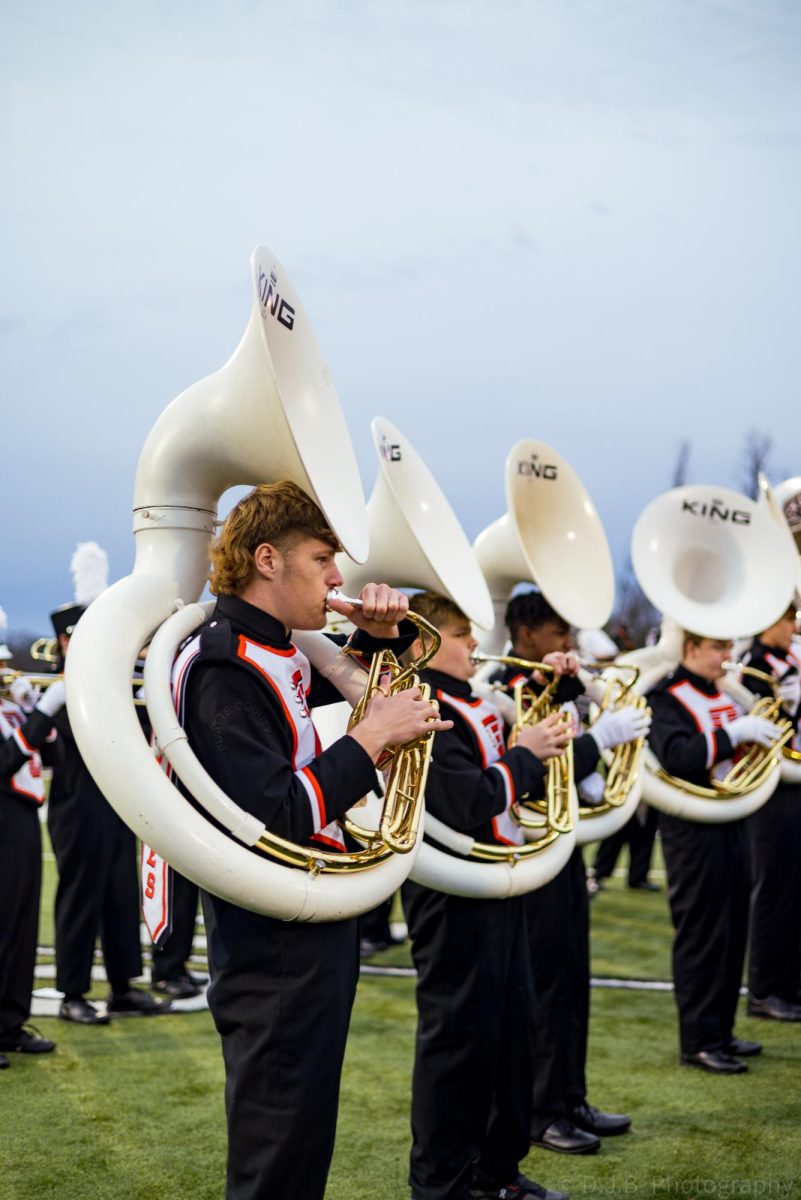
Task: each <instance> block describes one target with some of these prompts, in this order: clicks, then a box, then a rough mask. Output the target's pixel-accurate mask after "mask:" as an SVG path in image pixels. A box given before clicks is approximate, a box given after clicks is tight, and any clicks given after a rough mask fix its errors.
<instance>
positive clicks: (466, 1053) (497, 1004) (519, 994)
mask: <svg viewBox="0 0 801 1200" xmlns="http://www.w3.org/2000/svg"><path fill="white" fill-rule="evenodd" d="M402 894H403V905H404V910H405V913H406V920H407V923H408V926H409V933H410V935H411V938H412V957H413V959H414V964H415V967H416V968H417V1012H418V1022H417V1037H416V1041H415V1061H414V1075H413V1080H412V1138H413V1145H412V1152H411V1164H410V1172H409V1182H410V1184H411V1187H412V1193H413V1195H414V1196H415V1197H419V1198H420V1200H464V1197H466V1196H467V1191H468V1188H469V1186H470V1183H471V1180H472V1177H473V1169H474V1167H476V1166H478V1167H480V1168H481V1170H482V1171H485V1172H486V1173H487V1174H488V1175H490V1176H491V1177H492V1178H493V1179H494V1180H497V1181H498V1182H499V1184H501V1185H502V1184H506V1183H509V1182H511V1181H512V1180H514V1178H515V1176H516V1174H517V1170H518V1164H519V1163H520V1161H521V1160H522V1159H523V1158H525V1156H526V1154H527V1153H528V1146H529V1139H528V1101H529V1097H530V1094H531V1054H532V1036H531V1016H530V1014H531V1004H532V988H531V970H530V965H529V962H528V954H527V944H526V913H525V904H524V901H523V899H522V898H515V899H510V900H470V899H465V898H463V897H461V896H446V895H444V894H442V893H441V892H434V891H431V890H430V889H429V888H424V887H420V886H418V885H417V884H414V883H408V882H407V883H406V884H404V887H403V893H402Z"/></svg>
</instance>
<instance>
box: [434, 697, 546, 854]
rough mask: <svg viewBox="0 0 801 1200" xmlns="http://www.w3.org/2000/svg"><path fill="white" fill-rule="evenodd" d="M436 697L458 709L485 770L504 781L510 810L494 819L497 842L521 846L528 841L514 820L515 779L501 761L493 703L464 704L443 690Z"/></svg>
mask: <svg viewBox="0 0 801 1200" xmlns="http://www.w3.org/2000/svg"><path fill="white" fill-rule="evenodd" d="M436 695H437V700H438V701H440V702H441V703H442V704H448V705H450V706H451V708H453V709H455V710H456V712H458V713H459V715H460V716H461V717H462V719H463V720H464V722H465V724H466V725H467V726H468V727H469V729H470V731H471V732H472V734H473V737H474V738H475V741H476V745H477V746H478V749H479V753H480V755H481V763H482V766H483V767H485V768H487V767H491V768H492V769H493V770H496V771H498V773H499V774H500V776H501V779H502V780H503V786H504V793H505V796H506V807H505V808H504V811H503V812H502V813H499V814H498V816H497V817H493V818H492V832H493V835H494V837H495V839H496V841H498V842H500V843H501V844H502V845H505V846H521V845H522V844H523V842H524V840H525V839H524V836H523V830H522V829H521V828H520V826H519V825H518V824H517V822H516V821H515V820H514V818H513V816H512V813H513V811H514V809H515V807H516V805H517V795H516V792H515V785H514V779H513V778H512V773H511V771H510V770H509V768H508V767H507V766H506V764H505V763H502V762H500V761H499V759H500V758H501V756H502V755H503V754H504V753H505V751H506V744H505V741H504V728H503V719H502V718H501V714H500V713H499V712H498V709H497V708H496V707H495V705H494V704H493V703H492V702H491V701H489V700H485V699H478V698H476V699H475V700H462V699H461V698H460V697H458V696H453V695H451V694H450V693H449V692H443V691H440V690H437V694H436Z"/></svg>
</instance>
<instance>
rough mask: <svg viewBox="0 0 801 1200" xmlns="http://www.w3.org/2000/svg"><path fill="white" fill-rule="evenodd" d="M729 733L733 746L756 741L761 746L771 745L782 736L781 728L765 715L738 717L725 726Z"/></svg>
mask: <svg viewBox="0 0 801 1200" xmlns="http://www.w3.org/2000/svg"><path fill="white" fill-rule="evenodd" d="M723 728H724V729H725V730H726V733H728V735H729V738H730V740H731V744H732V746H740V745H742V743H743V742H756V743H757V744H758V745H760V746H769V745H770V744H771V742H775V741H776V739H777V738H779V737H781V732H782V731H781V729H779V726H778V725H774V724H773V722H772V721H768V720H767V719H766V718H765V717H751V716H745V717H737V719H736V720H735V721H729V722H728V723H727V724H726V725H724V726H723Z"/></svg>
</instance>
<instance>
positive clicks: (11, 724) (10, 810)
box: [0, 610, 64, 1068]
mask: <svg viewBox="0 0 801 1200" xmlns="http://www.w3.org/2000/svg"><path fill="white" fill-rule="evenodd" d="M0 617H2V618H3V619H4V618H5V613H3V612H2V610H0ZM0 637H2V630H1V629H0ZM10 658H11V651H10V650H9V649H8V647H7V646H6V645H5V644H4V643H2V642H0V665H2V664H3V663H4V662H7V661H8V660H9V659H10ZM63 703H64V684H63V682H60V681H59V682H58V683H53V684H52V685H51V686H50V687H49V688H48V689H47V691H46V692H45V693H44V695H42V696H40V695H39V694H38V691H37V690H35V689H32V688H31V686H30V683H29V682H28V681H26V680H25V679H24V678H20V679H16V680H15V681H14V683H12V685H11V695H10V698H6V697H5V696H2V695H0V1051H3V1053H2V1054H0V1068H2V1067H7V1066H8V1065H9V1060H8V1058H7V1057H6V1054H7V1053H8V1052H9V1051H20V1052H21V1053H23V1054H42V1053H46V1052H47V1051H50V1050H53V1049H55V1042H53V1041H51V1040H50V1039H49V1038H44V1037H41V1036H40V1035H39V1034H38V1033H36V1032H35V1031H34V1030H32V1029H29V1028H26V1022H27V1020H28V1018H29V1017H30V1015H31V992H32V990H33V982H34V971H35V969H36V945H37V938H38V934H39V893H40V890H41V883H42V835H41V830H40V825H39V812H38V809H39V807H40V806H41V805H42V804H43V803H44V799H45V790H44V780H43V778H42V755H43V753H46V747H47V744H48V742H52V740H53V737H54V734H53V717H54V715H55V713H57V712H58V710H59V709H60V708H61V706H62V705H63Z"/></svg>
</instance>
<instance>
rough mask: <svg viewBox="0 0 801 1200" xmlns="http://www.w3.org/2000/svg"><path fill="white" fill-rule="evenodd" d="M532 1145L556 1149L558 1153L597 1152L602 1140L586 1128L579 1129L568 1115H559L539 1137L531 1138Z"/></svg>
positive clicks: (545, 1148)
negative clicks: (569, 1119) (568, 1118)
mask: <svg viewBox="0 0 801 1200" xmlns="http://www.w3.org/2000/svg"><path fill="white" fill-rule="evenodd" d="M531 1144H532V1146H541V1147H542V1149H543V1150H555V1151H556V1153H557V1154H595V1152H596V1150H600V1148H601V1143H600V1140H599V1139H598V1138H597V1137H595V1136H594V1135H593V1134H591V1133H587V1132H586V1130H584V1129H579V1128H578V1126H577V1125H574V1124H573V1122H572V1121H568V1120H567V1118H566V1117H558V1118H557V1120H555V1121H551V1123H550V1125H548V1126H546V1128H545V1129H543V1131H542V1133H541V1134H540V1135H539V1137H536V1138H532V1139H531Z"/></svg>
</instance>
